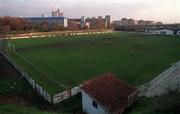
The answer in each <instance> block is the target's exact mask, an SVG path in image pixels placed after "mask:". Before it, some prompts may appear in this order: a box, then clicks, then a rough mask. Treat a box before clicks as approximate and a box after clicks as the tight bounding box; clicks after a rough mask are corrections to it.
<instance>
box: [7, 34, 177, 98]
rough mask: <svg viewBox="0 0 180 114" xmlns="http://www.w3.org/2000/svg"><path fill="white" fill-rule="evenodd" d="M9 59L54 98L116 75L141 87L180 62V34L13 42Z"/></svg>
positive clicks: (78, 37) (92, 36) (104, 36)
mask: <svg viewBox="0 0 180 114" xmlns="http://www.w3.org/2000/svg"><path fill="white" fill-rule="evenodd" d="M10 42H11V43H12V44H14V46H15V50H16V52H13V51H9V52H8V55H9V56H10V57H11V58H12V59H13V60H14V61H15V62H16V63H17V64H18V65H19V66H20V67H21V68H23V69H24V71H26V72H27V73H28V74H30V76H31V77H32V78H33V79H34V80H36V81H37V82H38V83H39V84H40V85H41V86H42V87H43V88H44V89H45V90H46V91H47V92H49V93H50V94H51V95H54V94H56V93H59V92H62V91H64V90H66V89H68V88H71V87H74V86H77V85H79V84H82V83H83V82H84V81H86V80H89V79H92V78H94V77H96V76H97V75H100V74H104V73H107V72H111V73H114V74H116V75H117V76H118V77H119V78H120V79H123V80H125V81H127V82H128V83H130V84H132V85H134V86H136V85H140V84H143V83H146V82H148V81H150V80H151V79H152V78H154V77H155V76H157V75H158V74H159V73H161V72H162V71H164V70H165V69H167V68H168V67H169V66H170V64H172V63H174V62H176V61H179V60H180V36H158V35H145V34H140V33H120V32H114V33H109V34H94V35H77V36H57V37H48V38H31V39H16V40H10Z"/></svg>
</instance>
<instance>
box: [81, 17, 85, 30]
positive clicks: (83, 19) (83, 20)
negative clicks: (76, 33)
mask: <svg viewBox="0 0 180 114" xmlns="http://www.w3.org/2000/svg"><path fill="white" fill-rule="evenodd" d="M80 25H81V28H84V27H85V26H86V18H85V16H82V17H81V22H80Z"/></svg>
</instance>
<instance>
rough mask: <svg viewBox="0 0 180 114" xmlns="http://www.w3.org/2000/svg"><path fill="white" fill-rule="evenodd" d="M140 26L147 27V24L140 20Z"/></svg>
mask: <svg viewBox="0 0 180 114" xmlns="http://www.w3.org/2000/svg"><path fill="white" fill-rule="evenodd" d="M138 25H139V26H145V25H146V22H145V21H144V20H139V21H138Z"/></svg>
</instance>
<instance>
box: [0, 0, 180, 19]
mask: <svg viewBox="0 0 180 114" xmlns="http://www.w3.org/2000/svg"><path fill="white" fill-rule="evenodd" d="M57 8H60V9H61V10H62V11H63V12H64V16H65V17H68V18H69V17H70V18H71V17H81V16H86V17H92V16H99V15H101V16H105V15H106V14H109V15H111V17H112V19H113V20H120V19H121V18H123V17H126V18H134V19H144V20H153V21H162V22H165V23H180V0H0V16H5V15H9V16H22V17H28V16H30V17H33V16H40V15H41V14H42V13H45V14H47V15H48V16H51V11H52V10H55V9H57Z"/></svg>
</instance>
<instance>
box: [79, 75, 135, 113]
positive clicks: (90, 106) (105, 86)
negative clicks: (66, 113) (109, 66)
mask: <svg viewBox="0 0 180 114" xmlns="http://www.w3.org/2000/svg"><path fill="white" fill-rule="evenodd" d="M81 89H82V109H83V112H85V113H87V114H122V113H123V112H124V110H125V109H126V108H128V107H129V106H130V105H131V104H133V102H134V101H135V100H136V99H137V93H138V92H137V89H135V88H134V87H133V86H132V85H130V84H128V83H126V82H125V81H123V80H120V79H119V78H117V77H116V76H115V75H114V74H112V73H107V74H104V75H100V76H98V77H97V78H95V79H93V80H90V81H86V82H85V83H84V84H83V85H82V88H81Z"/></svg>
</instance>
